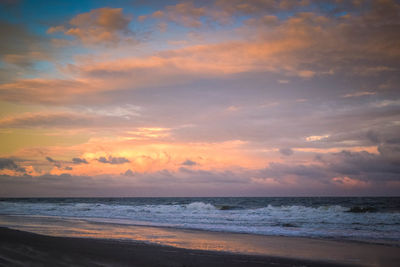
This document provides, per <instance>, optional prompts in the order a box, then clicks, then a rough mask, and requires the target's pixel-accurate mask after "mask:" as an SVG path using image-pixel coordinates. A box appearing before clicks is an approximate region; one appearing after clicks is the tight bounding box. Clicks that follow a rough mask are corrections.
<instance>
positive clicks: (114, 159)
mask: <svg viewBox="0 0 400 267" xmlns="http://www.w3.org/2000/svg"><path fill="white" fill-rule="evenodd" d="M97 161H98V162H101V163H108V164H124V163H128V162H130V161H129V160H128V159H126V158H124V157H112V156H109V157H108V158H105V157H100V158H98V159H97Z"/></svg>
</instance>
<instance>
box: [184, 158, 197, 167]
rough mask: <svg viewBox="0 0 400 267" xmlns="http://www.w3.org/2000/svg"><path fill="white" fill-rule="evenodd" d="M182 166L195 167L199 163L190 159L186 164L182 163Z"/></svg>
mask: <svg viewBox="0 0 400 267" xmlns="http://www.w3.org/2000/svg"><path fill="white" fill-rule="evenodd" d="M182 165H185V166H194V165H197V162H195V161H192V160H190V159H187V160H185V161H184V162H182Z"/></svg>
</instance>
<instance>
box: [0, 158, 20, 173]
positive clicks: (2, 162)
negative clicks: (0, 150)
mask: <svg viewBox="0 0 400 267" xmlns="http://www.w3.org/2000/svg"><path fill="white" fill-rule="evenodd" d="M4 169H8V170H14V171H18V172H25V169H24V168H21V167H19V166H18V165H17V164H16V163H15V162H14V161H13V160H12V159H8V158H0V170H4Z"/></svg>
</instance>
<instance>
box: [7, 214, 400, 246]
mask: <svg viewBox="0 0 400 267" xmlns="http://www.w3.org/2000/svg"><path fill="white" fill-rule="evenodd" d="M4 217H9V218H35V219H39V220H40V219H43V220H46V219H55V220H68V221H84V222H87V223H92V224H99V225H107V226H118V227H133V228H153V229H165V230H167V231H168V230H172V231H173V230H176V231H186V232H198V233H215V234H227V235H229V234H233V235H251V236H260V237H268V238H275V237H277V238H289V239H305V240H310V239H311V240H321V241H333V242H342V243H354V244H365V245H380V246H388V247H398V248H400V240H386V239H362V238H343V237H331V236H301V235H300V236H295V235H274V234H259V233H251V232H230V231H223V230H221V231H219V230H214V229H200V228H190V227H178V226H169V225H152V224H141V223H132V222H131V221H130V220H126V221H127V222H124V221H125V219H109V218H93V217H65V216H51V215H27V214H2V213H0V227H4V226H2V223H3V221H2V218H4ZM5 227H6V228H7V226H5ZM15 229H16V230H23V229H20V228H18V229H17V228H15ZM27 232H30V231H27ZM37 233H38V234H41V233H40V232H37ZM59 236H63V235H59ZM111 239H112V238H111Z"/></svg>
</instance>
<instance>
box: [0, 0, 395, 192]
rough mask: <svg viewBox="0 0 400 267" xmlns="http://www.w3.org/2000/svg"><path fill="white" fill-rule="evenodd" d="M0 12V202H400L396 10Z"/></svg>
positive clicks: (223, 5) (227, 5)
mask: <svg viewBox="0 0 400 267" xmlns="http://www.w3.org/2000/svg"><path fill="white" fill-rule="evenodd" d="M0 3H1V4H0V5H1V7H0V37H1V40H0V196H2V197H7V196H309V195H310V196H328V195H343V196H348V195H399V194H400V88H399V86H400V75H399V74H400V3H399V1H394V0H375V1H367V0H353V1H350V0H349V1H339V0H331V1H316V0H315V1H314V0H298V1H297V0H283V1H277V0H247V1H242V0H209V1H208V0H203V1H170V0H163V1H140V0H138V1H135V0H130V1H122V0H116V1H105V0H97V1H94V0H93V1H70V0H68V1H67V0H65V1H42V0H31V1H23V0H20V1H18V0H2V1H0Z"/></svg>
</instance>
